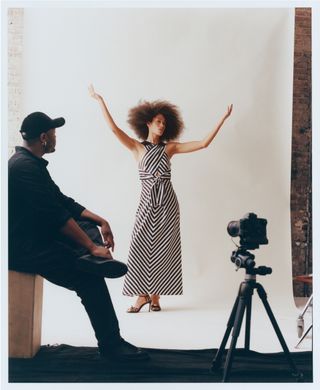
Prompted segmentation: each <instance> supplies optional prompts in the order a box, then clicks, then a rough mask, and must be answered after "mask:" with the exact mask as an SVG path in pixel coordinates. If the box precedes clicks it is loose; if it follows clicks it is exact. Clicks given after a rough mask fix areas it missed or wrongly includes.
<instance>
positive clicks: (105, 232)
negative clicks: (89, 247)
mask: <svg viewBox="0 0 320 390" xmlns="http://www.w3.org/2000/svg"><path fill="white" fill-rule="evenodd" d="M101 234H102V237H103V240H104V244H105V246H106V247H107V248H111V250H112V251H113V250H114V241H113V234H112V231H111V228H110V225H109V224H108V222H107V221H104V222H103V223H102V224H101Z"/></svg>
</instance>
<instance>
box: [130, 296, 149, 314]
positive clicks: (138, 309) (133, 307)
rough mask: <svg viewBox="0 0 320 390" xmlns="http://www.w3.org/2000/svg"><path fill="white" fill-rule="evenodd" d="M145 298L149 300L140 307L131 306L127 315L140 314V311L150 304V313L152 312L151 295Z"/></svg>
mask: <svg viewBox="0 0 320 390" xmlns="http://www.w3.org/2000/svg"><path fill="white" fill-rule="evenodd" d="M145 298H146V299H147V300H146V301H145V302H143V303H142V304H141V305H140V306H138V307H137V306H131V307H129V309H128V310H127V313H139V311H140V310H141V309H142V308H143V306H145V305H147V304H149V311H150V305H151V299H150V297H149V295H146V296H145Z"/></svg>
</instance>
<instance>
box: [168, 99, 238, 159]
mask: <svg viewBox="0 0 320 390" xmlns="http://www.w3.org/2000/svg"><path fill="white" fill-rule="evenodd" d="M232 107H233V105H232V104H231V105H230V106H228V108H227V112H226V113H225V115H224V116H223V117H222V119H221V120H220V122H219V123H218V124H217V125H216V126H215V127H214V128H213V129H212V130H211V131H210V133H208V134H207V135H206V136H205V137H204V138H203V139H202V140H201V141H191V142H169V143H168V144H167V146H166V152H167V154H168V156H169V157H172V156H173V155H174V154H177V153H190V152H196V151H197V150H200V149H204V148H206V147H208V146H209V145H210V144H211V142H212V141H213V139H214V137H215V136H216V135H217V134H218V132H219V130H220V129H221V127H222V125H223V124H224V122H225V120H226V119H227V118H228V117H229V116H230V115H231V112H232Z"/></svg>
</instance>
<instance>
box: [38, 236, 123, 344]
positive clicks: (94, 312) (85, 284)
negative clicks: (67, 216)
mask: <svg viewBox="0 0 320 390" xmlns="http://www.w3.org/2000/svg"><path fill="white" fill-rule="evenodd" d="M41 257H43V259H45V262H44V264H39V261H37V263H38V266H37V271H36V272H37V273H39V274H40V275H42V276H43V277H44V278H45V279H47V280H49V281H50V282H52V283H54V284H56V285H59V286H62V287H65V288H68V289H70V290H73V291H75V292H76V293H77V295H78V296H79V297H80V299H81V302H82V304H83V306H84V307H85V309H86V312H87V314H88V316H89V318H90V322H91V324H92V327H93V329H94V332H95V335H96V338H97V340H98V345H99V347H100V346H107V345H109V344H114V343H116V342H118V341H119V340H120V331H119V324H118V320H117V316H116V313H115V311H114V307H113V304H112V301H111V298H110V294H109V290H108V287H107V285H106V283H105V280H104V278H103V277H101V276H96V275H91V274H88V273H85V272H82V271H79V270H77V269H76V267H75V261H76V257H75V255H74V253H73V251H71V250H70V249H69V248H68V247H66V246H65V245H63V244H61V243H55V245H53V246H52V247H51V248H48V249H47V250H46V251H43V252H42V253H41Z"/></svg>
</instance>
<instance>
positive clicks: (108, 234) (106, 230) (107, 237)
mask: <svg viewBox="0 0 320 390" xmlns="http://www.w3.org/2000/svg"><path fill="white" fill-rule="evenodd" d="M80 216H81V218H83V219H88V220H90V221H93V222H94V223H95V224H96V225H98V226H100V227H101V234H102V237H103V240H104V243H105V245H106V246H107V248H111V249H112V251H113V250H114V240H113V234H112V231H111V228H110V225H109V223H108V222H107V221H106V220H105V219H104V218H102V217H100V216H99V215H97V214H94V213H93V212H91V211H89V210H87V209H84V210H83V211H82V213H81V215H80Z"/></svg>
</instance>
